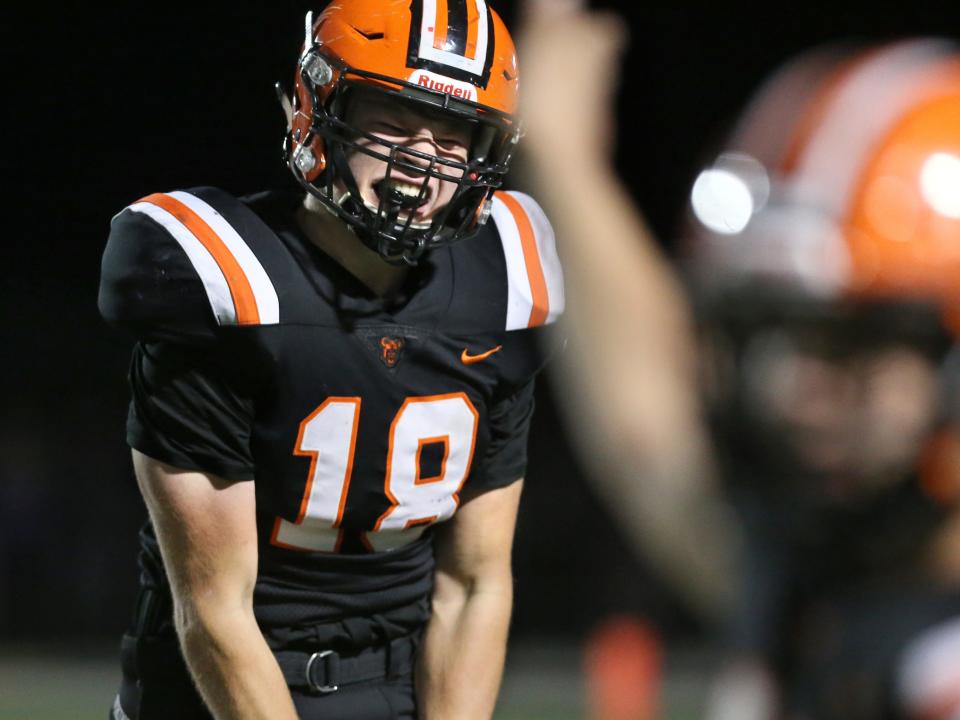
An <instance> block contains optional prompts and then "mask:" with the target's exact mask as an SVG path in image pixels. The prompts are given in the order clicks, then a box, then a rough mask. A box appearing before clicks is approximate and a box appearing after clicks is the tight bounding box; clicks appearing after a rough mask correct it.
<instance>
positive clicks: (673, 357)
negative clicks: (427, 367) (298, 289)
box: [525, 9, 960, 720]
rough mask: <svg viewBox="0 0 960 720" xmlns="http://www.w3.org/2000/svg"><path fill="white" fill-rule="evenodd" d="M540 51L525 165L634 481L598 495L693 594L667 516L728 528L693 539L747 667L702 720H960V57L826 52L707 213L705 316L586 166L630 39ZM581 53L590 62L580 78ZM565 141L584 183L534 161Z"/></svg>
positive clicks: (701, 285) (786, 90)
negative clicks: (533, 177)
mask: <svg viewBox="0 0 960 720" xmlns="http://www.w3.org/2000/svg"><path fill="white" fill-rule="evenodd" d="M541 30H542V31H541V32H537V33H535V34H534V35H533V38H534V40H535V42H530V43H528V44H527V45H526V46H525V51H526V52H527V55H526V57H527V60H528V64H527V67H526V69H527V71H528V73H527V75H526V77H527V78H529V79H531V84H532V86H533V91H532V92H534V93H536V95H537V97H538V102H537V103H531V104H530V106H529V108H528V111H527V117H528V120H529V123H530V125H529V127H530V129H531V134H532V137H533V138H536V139H535V140H534V141H533V142H532V143H531V144H530V146H529V147H530V150H531V157H532V159H533V161H534V166H535V167H536V168H537V177H538V187H539V189H540V191H541V192H542V198H543V200H544V202H545V204H546V205H547V207H548V209H550V208H556V209H557V212H556V213H555V214H554V215H553V218H554V221H555V223H556V226H557V228H558V232H559V233H560V234H561V236H564V235H565V236H566V237H567V250H566V259H567V262H568V263H570V266H571V267H576V268H577V272H576V273H573V274H572V275H571V277H569V278H568V289H569V291H570V292H571V297H572V298H574V300H573V302H572V303H571V306H572V307H573V308H574V313H573V315H571V316H570V320H571V321H577V319H578V318H579V320H580V322H578V324H577V332H576V333H570V334H569V348H568V353H567V358H568V359H569V360H570V361H571V363H572V364H573V365H574V367H573V370H575V371H579V372H580V373H581V375H580V377H581V380H580V382H579V383H578V384H577V388H578V392H577V393H574V394H576V395H579V396H580V397H581V398H583V399H584V401H585V402H584V404H583V405H582V406H581V407H580V408H579V410H580V412H588V413H591V417H592V418H594V419H595V421H596V422H597V423H598V424H599V426H598V427H597V434H596V436H595V438H594V443H598V440H597V439H598V438H599V439H603V440H604V441H605V442H606V444H605V445H602V446H601V447H602V448H603V452H604V453H605V454H607V455H608V456H609V455H610V453H611V450H612V451H614V452H615V453H617V455H619V457H620V459H621V461H622V462H625V463H626V467H625V469H624V468H621V469H620V470H619V471H614V472H611V473H606V474H603V475H598V476H597V482H598V485H599V486H600V487H601V489H602V490H604V491H605V493H606V494H609V495H610V496H611V497H613V498H614V499H615V503H614V507H615V508H616V509H617V511H618V512H619V513H620V515H621V516H622V517H623V518H624V519H625V521H626V527H627V528H628V530H631V531H632V532H634V533H635V534H636V535H637V537H638V539H639V540H640V542H641V543H642V545H643V546H644V547H645V549H646V550H647V551H648V552H651V551H657V552H658V553H659V554H661V555H664V556H665V557H667V558H668V560H673V561H674V562H672V563H666V564H671V565H672V566H673V567H674V569H673V573H674V575H675V576H677V577H678V578H680V576H682V575H683V574H684V572H683V571H684V570H686V568H679V569H678V568H677V567H676V565H677V563H676V562H675V559H676V558H677V551H676V550H675V549H672V550H671V549H670V548H669V543H668V542H664V540H663V539H664V538H666V539H668V540H669V538H670V537H671V534H670V533H671V532H673V533H674V534H677V531H675V530H672V529H671V528H669V527H663V521H662V520H660V521H658V520H657V519H656V518H655V517H653V516H654V515H655V514H656V513H657V512H664V513H665V517H667V518H671V519H677V518H679V517H681V512H680V511H681V510H682V509H683V508H686V507H694V508H702V507H723V506H722V505H718V504H716V503H715V502H714V501H715V500H716V493H715V490H714V485H713V484H712V483H711V482H709V481H710V474H711V473H714V472H715V475H714V477H720V478H722V479H723V484H724V486H725V493H724V494H725V496H726V497H727V498H729V499H730V500H731V502H732V503H733V504H734V506H735V507H736V509H737V517H738V518H739V522H738V523H737V524H735V525H733V526H732V528H731V526H730V523H729V514H727V513H723V512H721V513H719V514H718V515H717V516H715V517H720V518H721V520H720V523H719V524H717V521H716V520H710V516H709V515H702V514H699V515H692V516H691V517H690V523H691V524H696V526H695V527H694V528H693V530H692V531H691V532H692V534H694V535H696V533H702V534H701V539H702V542H703V548H702V550H703V553H704V554H705V556H706V554H707V553H709V556H708V557H710V558H711V559H712V560H718V561H722V560H724V559H727V558H731V557H732V558H739V562H736V563H732V564H731V565H730V566H725V567H729V568H730V570H729V572H731V573H732V572H733V571H734V569H735V568H736V567H737V566H739V568H740V569H739V570H738V571H737V572H738V573H739V575H738V576H736V579H737V580H738V586H739V588H738V591H737V592H735V593H733V594H732V595H731V596H728V597H729V598H730V599H732V600H733V602H732V603H731V604H730V605H728V608H729V610H728V619H727V624H728V625H729V626H730V628H731V630H732V633H733V640H734V642H735V643H736V645H735V649H736V650H737V651H738V652H737V654H736V655H735V658H734V662H731V664H730V665H729V672H727V673H725V674H724V678H723V679H722V681H721V682H720V683H719V685H718V687H717V692H716V693H715V694H714V696H713V698H712V701H711V702H712V706H711V708H710V715H709V716H710V717H713V718H718V719H719V718H724V719H726V718H737V720H744V719H745V718H776V717H791V718H794V717H796V718H828V719H829V718H838V719H839V718H844V719H847V720H849V719H851V718H864V719H866V718H887V717H890V718H914V719H920V718H927V719H929V718H936V719H946V718H952V717H957V713H958V712H960V662H958V658H960V453H958V448H960V441H958V434H957V427H956V423H957V418H956V409H957V408H956V396H955V384H956V365H955V362H956V360H955V357H953V356H952V355H951V348H952V347H953V345H954V342H955V340H954V338H955V331H956V328H957V314H956V313H957V309H958V307H960V305H958V302H960V294H958V291H957V287H958V280H960V254H958V253H957V247H958V242H960V220H958V219H960V194H958V192H957V188H958V187H960V51H958V50H957V48H956V47H955V46H953V45H951V44H948V43H944V42H940V41H932V40H918V41H909V42H902V43H897V44H894V45H890V46H884V47H878V48H872V49H870V50H869V51H868V52H851V51H850V50H849V49H847V50H832V51H824V52H817V53H814V54H812V55H809V56H805V57H803V58H802V59H800V60H799V61H797V62H796V63H794V64H791V65H790V66H789V67H788V68H787V69H785V70H784V71H782V72H781V73H778V74H777V75H776V76H775V77H774V78H773V79H772V80H771V81H770V83H769V84H768V85H767V86H766V87H765V88H764V89H763V90H762V91H761V92H760V93H759V95H758V96H757V98H756V100H755V101H754V102H753V103H752V104H751V106H750V107H749V108H748V109H747V111H746V113H745V114H744V116H743V118H742V120H741V122H740V124H739V125H738V127H737V129H736V131H735V132H734V134H733V136H732V138H731V139H730V140H729V143H728V144H727V146H726V147H725V148H724V151H723V152H722V153H720V155H719V156H718V159H717V161H716V163H713V164H711V166H710V167H709V168H708V169H707V170H706V171H705V172H704V173H703V174H701V175H700V177H699V178H698V180H697V182H696V184H695V185H694V188H693V191H692V195H691V198H692V213H691V214H692V218H691V228H692V229H691V230H690V231H689V233H688V235H689V241H690V243H689V244H690V246H691V247H690V251H691V255H692V260H691V266H692V281H691V289H692V292H693V297H694V298H695V304H691V303H690V302H689V301H687V299H686V298H685V296H684V293H683V292H681V291H680V290H679V289H678V283H677V281H676V280H675V279H674V276H673V274H672V273H671V271H670V269H669V267H668V266H667V265H666V264H665V263H664V261H663V259H662V258H661V257H660V255H659V253H658V252H657V250H656V245H655V243H654V242H653V239H652V237H651V236H650V233H649V232H648V231H647V230H646V229H645V228H644V225H643V222H642V220H641V218H640V217H639V216H638V214H637V213H636V211H635V210H634V209H633V208H632V207H631V205H630V203H629V202H628V201H627V199H626V196H625V194H624V193H623V190H622V188H621V187H619V184H618V182H617V181H616V179H615V177H614V174H613V172H612V170H611V167H610V164H609V163H608V162H603V161H601V162H599V163H598V162H593V161H591V160H590V158H597V157H599V158H601V159H602V158H604V155H605V151H606V150H607V149H608V148H609V143H610V139H609V134H608V133H606V132H605V130H607V129H608V128H609V127H611V126H612V123H610V116H609V114H607V115H603V114H602V113H601V117H600V118H599V119H598V118H597V117H596V113H595V112H593V111H592V110H593V109H595V108H597V107H600V108H603V107H606V108H608V109H609V107H610V104H609V102H608V101H609V99H610V98H609V95H610V93H611V91H612V86H611V85H609V84H607V83H602V82H598V80H599V79H605V78H611V77H615V76H616V72H615V59H616V52H615V50H616V47H617V46H618V44H622V31H621V30H620V29H619V28H618V26H617V24H616V23H615V22H612V21H611V20H610V19H608V18H604V17H602V16H594V15H585V14H581V13H578V12H577V11H576V9H574V10H573V11H572V12H571V13H570V14H569V15H567V16H566V17H565V18H560V19H554V20H552V21H549V22H548V21H547V20H546V19H542V24H541ZM574 36H576V37H580V38H581V42H580V44H579V47H593V48H596V49H595V50H594V51H591V52H586V53H581V54H578V56H577V57H576V58H575V60H572V61H567V60H566V57H567V54H566V53H565V51H564V47H565V45H566V44H568V43H569V42H570V39H571V38H572V37H574ZM584 38H587V39H588V40H587V41H584V40H583V39H584ZM551 78H554V82H558V81H559V79H560V78H563V79H564V80H565V82H566V83H567V85H566V86H565V89H564V92H563V93H562V94H556V95H554V94H552V93H548V92H546V91H545V88H550V87H554V85H551V83H550V79H551ZM598 84H599V85H601V87H599V88H598V87H597V85H598ZM585 94H586V96H587V97H589V98H592V99H593V100H594V101H595V102H594V103H593V104H588V106H589V107H591V112H578V107H579V105H578V103H573V102H571V101H570V100H569V99H570V98H577V100H578V102H579V101H580V100H582V99H583V97H584V95H585ZM558 114H562V115H563V116H564V118H565V120H566V126H565V128H564V131H565V132H568V133H571V134H573V135H574V136H576V137H578V138H579V140H580V142H578V143H577V147H578V149H579V151H580V152H582V153H583V155H582V159H583V161H584V163H586V165H584V164H583V163H579V164H578V165H577V167H576V172H574V171H573V170H572V169H570V170H569V171H564V169H565V166H558V165H556V164H555V163H553V162H551V159H550V154H549V151H548V146H547V145H546V144H545V143H544V139H543V137H542V135H538V133H539V132H549V126H550V123H549V118H550V117H551V116H556V115H558ZM573 187H578V188H581V191H580V192H579V193H574V194H571V193H570V190H571V188H573ZM573 198H575V199H576V202H574V201H573V200H572V199H573ZM561 199H562V201H561ZM601 242H602V247H598V245H599V244H600V243H601ZM584 314H588V315H589V317H590V318H591V320H592V321H591V322H583V318H584ZM629 316H632V317H633V318H635V319H636V323H638V324H637V325H636V331H635V332H628V331H624V330H623V326H624V317H629ZM694 317H695V318H696V320H693V319H691V318H694ZM695 325H696V327H698V328H699V329H700V335H702V337H700V338H698V337H697V334H696V333H695V332H694V330H693V328H694V326H695ZM651 338H652V339H651ZM693 348H697V351H696V352H694V351H693ZM698 355H699V358H697V356H698ZM697 359H698V360H699V363H700V364H701V365H702V369H703V377H702V378H699V379H695V378H696V375H695V372H694V371H693V370H692V369H691V368H692V366H694V365H695V364H696V363H695V360H697ZM628 363H630V365H629V366H628ZM587 373H589V375H588V374H587ZM631 406H632V408H633V410H632V411H631ZM701 416H707V417H708V419H709V422H704V420H703V419H702V418H701ZM689 438H693V441H692V442H691V441H690V440H689ZM588 439H589V438H588ZM631 443H632V445H631ZM594 447H597V445H596V444H595V445H594ZM684 447H687V448H689V450H691V451H692V452H690V453H689V454H687V452H686V451H685V450H684ZM687 458H689V459H687ZM704 458H706V460H705V459H704ZM711 467H716V468H717V470H716V471H711ZM631 476H632V478H633V480H634V481H633V482H630V478H631ZM672 485H674V486H676V488H679V489H676V488H672V487H671V486H672ZM689 498H694V500H690V499H689ZM708 520H710V521H709V522H708ZM718 529H719V530H722V532H718ZM691 532H687V533H683V537H684V539H685V540H688V539H689V536H690V534H691ZM723 538H733V539H734V540H732V541H731V543H730V544H729V545H727V546H726V547H725V549H724V552H723V553H719V554H718V553H716V547H715V546H714V543H715V542H716V541H717V540H718V539H720V540H722V539H723ZM656 543H659V544H656ZM651 545H653V548H652V550H651ZM664 548H667V551H668V552H667V553H664V552H663V549H664ZM670 552H672V553H673V555H670V554H669V553H670ZM731 577H734V576H732V575H731ZM680 579H681V580H682V582H683V583H685V585H686V586H687V587H688V588H694V589H697V590H701V591H703V592H694V593H691V594H692V596H693V597H695V598H703V597H708V595H706V594H704V593H705V592H708V591H709V590H710V587H709V586H708V585H707V584H705V583H702V582H696V579H695V578H685V579H684V578H680ZM713 587H714V588H715V589H719V588H720V586H719V585H715V586H713ZM715 596H716V597H718V598H720V597H723V595H722V593H719V592H717V593H716V595H715Z"/></svg>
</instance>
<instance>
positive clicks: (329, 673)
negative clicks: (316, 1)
mask: <svg viewBox="0 0 960 720" xmlns="http://www.w3.org/2000/svg"><path fill="white" fill-rule="evenodd" d="M305 31H306V40H305V44H304V46H303V48H302V52H301V54H300V57H299V61H298V63H297V72H296V78H295V89H294V92H293V96H292V98H286V97H283V102H284V104H285V107H286V109H287V111H288V120H289V128H288V130H289V135H288V137H287V140H286V153H287V159H288V164H289V167H290V170H291V171H292V174H293V176H294V178H295V179H296V181H297V183H298V184H299V186H298V188H297V191H295V192H294V191H286V192H267V193H263V194H260V195H255V196H251V197H244V198H236V197H233V196H232V195H230V194H229V193H227V192H225V191H223V190H219V189H215V188H209V187H205V188H195V189H192V190H187V191H176V192H167V193H156V194H153V195H148V196H147V197H144V198H142V199H141V200H139V201H137V202H135V203H133V204H132V205H130V206H129V207H127V208H126V209H124V210H123V211H122V212H120V213H119V214H118V215H117V216H116V217H115V218H114V220H113V224H112V228H111V233H110V238H109V241H108V244H107V248H106V251H105V254H104V258H103V271H102V279H101V287H100V301H99V302H100V308H101V312H102V313H103V315H104V317H105V318H106V319H107V320H108V321H110V322H111V323H112V324H115V325H117V326H119V327H121V328H123V329H125V330H127V331H129V332H132V333H133V334H134V335H135V336H136V337H137V339H138V342H137V344H136V347H135V349H134V353H133V360H132V364H131V369H130V384H131V389H132V395H133V401H132V403H131V406H130V413H129V418H128V424H127V440H128V443H129V444H130V446H131V447H132V448H133V458H134V466H135V469H136V475H137V479H138V482H139V485H140V488H141V491H142V493H143V496H144V499H145V501H146V504H147V507H148V510H149V514H150V522H149V523H148V524H147V526H146V527H145V528H144V530H143V532H142V534H141V556H140V558H141V570H142V572H141V592H140V596H139V600H138V605H137V609H136V613H135V618H134V622H133V627H132V628H131V631H130V632H129V634H128V635H126V636H125V637H124V641H123V652H122V656H123V658H122V659H123V682H122V686H121V689H120V693H119V695H118V697H117V699H116V702H115V703H114V707H113V711H112V713H113V714H112V716H113V717H114V718H140V719H141V720H149V718H173V717H176V718H208V717H211V716H213V717H217V718H271V719H272V720H279V719H281V718H296V717H300V718H304V719H308V718H325V719H326V718H371V719H372V718H414V717H418V718H454V717H457V718H481V717H490V715H491V714H492V712H493V707H494V703H495V700H496V696H497V691H498V686H499V683H500V676H501V672H502V666H503V660H504V652H505V643H506V635H507V626H508V622H509V617H510V610H511V602H512V577H511V569H510V553H511V544H512V537H513V531H514V524H515V518H516V511H517V504H518V501H519V497H520V489H521V485H522V481H521V478H522V477H523V475H524V471H525V465H526V450H525V445H526V438H527V431H528V427H529V423H530V418H531V414H532V412H533V399H532V397H533V396H532V391H533V379H534V376H535V375H536V373H537V372H538V370H539V368H540V365H541V362H542V361H541V359H540V357H541V356H540V354H539V353H538V352H537V351H536V350H535V347H534V342H535V340H536V335H538V334H539V332H541V329H542V328H543V327H544V326H546V325H548V324H550V323H552V322H553V321H554V320H555V319H556V318H557V316H558V315H559V314H560V313H561V312H562V309H563V304H564V301H563V286H562V278H561V274H560V268H559V265H558V261H557V256H556V253H555V249H554V243H553V235H552V230H551V228H550V225H549V224H548V222H547V220H546V218H545V217H544V215H543V213H542V211H541V210H540V208H539V206H538V205H537V204H536V203H535V202H534V201H533V200H532V199H531V198H529V197H528V196H526V195H522V194H520V193H508V192H502V191H498V188H500V186H501V184H502V182H503V179H504V175H505V173H506V172H507V168H508V164H509V162H510V158H511V155H512V154H513V150H514V147H515V145H516V143H517V141H518V139H519V134H520V133H519V126H518V123H517V121H516V118H515V115H514V111H515V105H516V93H517V83H518V70H517V63H516V57H515V52H514V47H513V43H512V41H511V38H510V35H509V34H508V32H507V29H506V28H505V26H504V24H503V23H502V21H501V20H500V18H499V17H498V16H497V15H496V13H494V12H493V10H492V9H491V8H490V7H488V5H487V3H486V2H485V1H484V0H447V1H446V2H443V3H435V2H430V1H428V0H416V1H415V2H409V0H343V1H342V2H337V3H333V4H331V5H330V6H329V7H328V8H327V9H326V11H325V12H323V13H322V14H321V15H320V16H319V17H318V18H317V19H316V22H314V21H313V18H312V16H311V15H310V14H308V16H307V22H306V29H305Z"/></svg>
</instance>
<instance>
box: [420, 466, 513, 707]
mask: <svg viewBox="0 0 960 720" xmlns="http://www.w3.org/2000/svg"><path fill="white" fill-rule="evenodd" d="M522 485H523V482H522V481H518V482H515V483H513V484H512V485H509V486H507V487H505V488H501V489H497V490H491V491H488V492H485V493H483V494H482V495H478V496H475V497H473V498H468V499H466V501H465V502H464V504H463V506H462V507H461V508H460V510H459V511H458V512H457V514H456V515H454V517H453V519H452V520H450V521H449V522H447V523H445V524H444V525H443V526H441V527H439V528H438V529H437V537H436V548H437V550H436V552H437V570H436V581H435V582H436V585H435V587H434V592H433V614H432V616H431V618H430V622H429V624H428V625H427V631H426V635H425V639H424V646H423V651H422V653H421V655H420V665H419V667H418V669H417V695H418V699H419V703H420V717H421V718H425V719H426V720H433V719H436V718H442V719H447V718H470V719H471V720H473V719H475V718H476V719H479V718H489V717H491V716H492V715H493V708H494V705H495V704H496V700H497V692H498V691H499V688H500V679H501V676H502V674H503V662H504V657H505V655H506V643H507V629H508V626H509V624H510V611H511V608H512V605H513V575H512V572H511V562H510V554H511V548H512V546H513V531H514V527H515V525H516V518H517V506H518V505H519V502H520V492H521V488H522Z"/></svg>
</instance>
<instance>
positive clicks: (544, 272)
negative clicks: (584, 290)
mask: <svg viewBox="0 0 960 720" xmlns="http://www.w3.org/2000/svg"><path fill="white" fill-rule="evenodd" d="M492 216H493V221H494V223H496V226H497V231H498V232H499V234H500V241H501V243H502V244H503V254H504V257H505V258H506V261H507V286H508V290H507V328H506V329H507V330H522V329H523V328H530V327H536V326H537V325H548V324H550V323H552V322H555V321H556V320H557V318H558V317H560V315H561V314H562V313H563V306H564V294H563V270H562V269H561V267H560V258H559V257H558V255H557V244H556V239H555V237H554V234H553V228H552V227H551V226H550V221H549V220H547V216H546V215H545V214H544V212H543V210H542V209H541V207H540V206H539V205H538V204H537V202H536V201H535V200H534V199H533V198H531V197H530V196H529V195H525V194H524V193H520V192H498V193H496V194H495V195H494V198H493V213H492Z"/></svg>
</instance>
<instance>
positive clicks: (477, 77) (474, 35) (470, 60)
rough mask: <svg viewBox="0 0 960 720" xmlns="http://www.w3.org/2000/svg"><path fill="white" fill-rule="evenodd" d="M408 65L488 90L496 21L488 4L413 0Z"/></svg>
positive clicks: (477, 0) (471, 0)
mask: <svg viewBox="0 0 960 720" xmlns="http://www.w3.org/2000/svg"><path fill="white" fill-rule="evenodd" d="M411 11H412V15H413V17H412V19H411V22H410V48H409V51H408V60H407V62H408V63H409V65H410V66H411V67H415V68H422V69H425V70H431V71H433V72H437V73H440V74H441V75H447V76H449V77H451V78H456V79H458V80H463V81H466V82H469V83H472V84H474V85H476V86H477V87H482V88H486V87H487V84H488V83H489V81H490V70H491V68H492V65H493V57H494V44H495V42H496V38H495V37H494V33H493V19H492V17H491V14H490V9H489V8H488V7H487V3H486V2H485V0H413V2H412V3H411Z"/></svg>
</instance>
